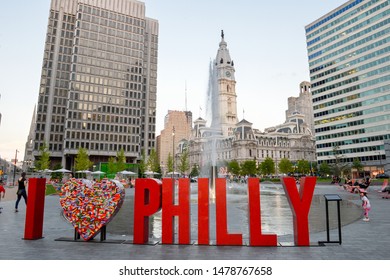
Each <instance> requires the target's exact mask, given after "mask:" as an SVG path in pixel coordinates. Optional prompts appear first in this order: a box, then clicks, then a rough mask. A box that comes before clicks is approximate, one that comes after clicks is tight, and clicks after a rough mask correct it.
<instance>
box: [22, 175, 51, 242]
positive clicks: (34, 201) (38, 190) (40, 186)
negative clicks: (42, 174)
mask: <svg viewBox="0 0 390 280" xmlns="http://www.w3.org/2000/svg"><path fill="white" fill-rule="evenodd" d="M45 191H46V179H45V178H30V179H29V180H28V200H27V208H26V223H25V227H24V239H27V240H35V239H40V238H42V231H43V213H44V208H45Z"/></svg>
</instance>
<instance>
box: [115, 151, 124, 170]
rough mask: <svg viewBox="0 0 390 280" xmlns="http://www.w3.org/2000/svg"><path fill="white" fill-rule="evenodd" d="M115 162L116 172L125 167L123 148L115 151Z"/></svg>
mask: <svg viewBox="0 0 390 280" xmlns="http://www.w3.org/2000/svg"><path fill="white" fill-rule="evenodd" d="M116 158H117V163H116V172H121V171H123V170H125V169H126V156H125V150H123V148H122V149H120V151H118V152H117V153H116Z"/></svg>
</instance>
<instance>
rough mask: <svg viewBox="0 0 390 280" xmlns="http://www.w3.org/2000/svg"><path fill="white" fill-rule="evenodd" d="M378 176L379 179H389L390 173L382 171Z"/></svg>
mask: <svg viewBox="0 0 390 280" xmlns="http://www.w3.org/2000/svg"><path fill="white" fill-rule="evenodd" d="M376 178H377V179H383V178H384V179H388V178H389V175H388V174H386V173H381V174H378V175H376Z"/></svg>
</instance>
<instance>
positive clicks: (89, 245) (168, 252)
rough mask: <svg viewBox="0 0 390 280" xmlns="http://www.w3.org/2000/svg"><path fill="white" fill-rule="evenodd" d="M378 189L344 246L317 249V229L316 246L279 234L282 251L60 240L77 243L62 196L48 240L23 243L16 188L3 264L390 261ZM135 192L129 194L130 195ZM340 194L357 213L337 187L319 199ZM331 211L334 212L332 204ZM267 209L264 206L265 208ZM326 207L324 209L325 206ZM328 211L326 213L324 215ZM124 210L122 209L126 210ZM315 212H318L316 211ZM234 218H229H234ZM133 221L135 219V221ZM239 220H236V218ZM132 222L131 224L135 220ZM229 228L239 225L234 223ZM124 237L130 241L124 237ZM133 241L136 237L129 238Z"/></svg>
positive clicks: (5, 220)
mask: <svg viewBox="0 0 390 280" xmlns="http://www.w3.org/2000/svg"><path fill="white" fill-rule="evenodd" d="M378 190H379V186H375V185H374V186H370V189H369V193H368V197H369V199H370V201H371V204H372V210H371V212H370V218H371V220H370V222H364V221H362V219H361V218H362V217H361V214H360V213H359V214H358V216H356V217H355V216H353V215H352V216H351V217H349V218H348V219H349V220H348V222H345V221H343V226H342V244H341V245H339V244H327V245H325V246H318V245H317V244H318V241H323V240H326V231H325V228H324V226H317V230H313V232H311V234H310V241H311V243H312V244H313V246H310V247H294V246H289V243H290V245H291V242H292V241H293V236H292V235H291V234H286V235H283V236H279V235H278V240H279V241H280V242H282V243H283V242H285V244H284V245H283V244H282V245H283V246H278V247H248V246H197V245H161V244H157V245H133V244H127V243H125V244H116V243H110V242H109V241H110V240H115V239H117V238H118V237H119V238H126V239H127V238H130V237H129V236H125V235H115V234H110V230H109V226H108V227H107V228H108V234H107V242H103V243H101V242H99V235H98V236H97V237H96V238H95V239H96V241H92V242H64V241H56V239H58V238H61V237H68V238H73V234H74V231H73V228H72V226H71V225H70V224H69V223H68V222H67V221H65V219H64V218H63V216H62V214H61V207H60V205H59V201H58V200H59V197H58V196H55V195H54V196H47V197H46V200H45V214H44V227H43V236H44V238H42V239H39V240H23V236H24V222H25V211H26V207H25V205H24V201H23V200H22V201H21V203H20V206H19V212H18V213H15V212H14V203H15V201H14V196H13V197H10V196H12V193H14V192H16V190H15V189H11V188H7V192H8V194H7V200H6V201H4V200H3V201H1V206H2V207H3V209H2V213H1V214H0V233H1V238H0V248H1V250H0V259H1V260H35V259H37V260H126V259H129V260H130V259H134V260H135V259H137V260H155V259H165V260H178V259H180V260H208V259H221V260H222V259H226V260H234V259H239V260H245V259H250V260H256V259H261V260H322V259H325V260H339V259H341V260H344V259H345V260H354V259H358V260H364V259H372V260H376V259H378V260H389V259H390V215H389V213H390V199H382V197H381V195H380V194H379V193H378ZM133 191H134V190H133V189H128V190H127V196H131V195H132V192H133ZM324 194H338V195H339V196H340V197H341V198H342V199H343V202H348V203H346V204H345V205H343V207H342V211H348V210H349V209H348V208H351V209H352V210H353V209H354V210H353V211H352V212H353V213H356V211H360V205H361V201H360V198H359V195H358V194H351V193H348V192H346V191H345V190H343V189H342V188H340V187H338V186H335V185H321V184H318V185H317V186H316V189H315V196H316V197H317V198H318V197H323V195H324ZM329 205H330V208H332V207H335V204H334V205H332V204H331V203H329ZM262 206H263V205H262ZM322 206H323V204H322ZM322 206H321V208H320V210H317V211H316V212H315V213H314V217H311V220H316V219H318V220H320V221H324V216H325V208H322ZM321 209H323V210H321ZM122 210H123V209H122ZM313 211H314V210H313ZM229 215H230V213H229ZM131 219H132V218H131ZM233 220H234V219H233ZM113 222H114V221H113ZM130 222H131V221H130ZM230 223H234V222H232V221H229V224H230ZM124 236H125V237H124ZM337 238H338V231H337V228H334V227H333V229H332V230H331V239H337ZM130 239H131V238H130Z"/></svg>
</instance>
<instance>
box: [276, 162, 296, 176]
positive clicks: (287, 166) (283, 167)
mask: <svg viewBox="0 0 390 280" xmlns="http://www.w3.org/2000/svg"><path fill="white" fill-rule="evenodd" d="M278 167H279V171H280V172H281V173H284V174H288V173H291V172H294V166H293V164H292V162H291V161H290V160H289V159H288V158H283V159H281V160H280V162H279V164H278Z"/></svg>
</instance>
